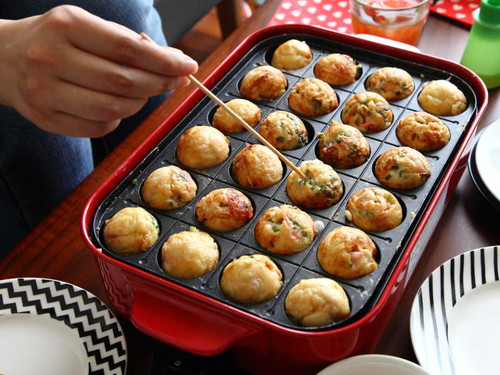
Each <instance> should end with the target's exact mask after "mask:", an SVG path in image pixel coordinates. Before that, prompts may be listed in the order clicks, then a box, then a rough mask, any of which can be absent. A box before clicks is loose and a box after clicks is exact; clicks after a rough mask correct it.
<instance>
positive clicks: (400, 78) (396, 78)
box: [365, 67, 415, 100]
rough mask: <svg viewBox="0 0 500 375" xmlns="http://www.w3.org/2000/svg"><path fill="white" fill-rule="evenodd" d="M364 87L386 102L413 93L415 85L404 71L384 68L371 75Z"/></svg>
mask: <svg viewBox="0 0 500 375" xmlns="http://www.w3.org/2000/svg"><path fill="white" fill-rule="evenodd" d="M365 87H366V89H367V90H368V91H373V92H376V93H377V94H380V95H381V96H383V97H384V98H385V99H386V100H400V99H404V98H407V97H408V96H410V95H411V94H412V93H413V90H414V89H415V84H414V83H413V78H411V75H410V74H409V73H408V72H407V71H406V70H403V69H400V68H392V67H385V68H381V69H378V70H377V71H376V72H374V73H373V74H371V75H370V76H369V77H368V79H367V80H366V82H365Z"/></svg>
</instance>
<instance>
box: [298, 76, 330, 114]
mask: <svg viewBox="0 0 500 375" xmlns="http://www.w3.org/2000/svg"><path fill="white" fill-rule="evenodd" d="M338 105H339V103H338V99H337V94H336V93H335V90H334V89H333V88H332V87H331V86H330V85H329V84H328V83H326V82H323V81H322V80H320V79H317V78H304V79H302V80H300V81H299V82H297V83H296V84H295V86H293V88H292V90H291V91H290V95H289V96H288V106H289V107H290V108H291V109H292V110H294V111H295V112H297V113H300V114H302V115H306V116H321V115H326V114H327V113H330V112H332V111H333V110H334V109H335V108H337V106H338Z"/></svg>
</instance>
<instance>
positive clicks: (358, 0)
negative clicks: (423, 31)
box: [351, 0, 429, 12]
mask: <svg viewBox="0 0 500 375" xmlns="http://www.w3.org/2000/svg"><path fill="white" fill-rule="evenodd" d="M365 1H366V0H351V2H353V3H357V4H359V5H361V6H364V7H367V8H370V9H376V10H385V11H391V12H393V11H399V10H408V9H414V8H418V7H421V6H422V5H425V4H428V3H429V0H421V1H419V2H418V3H417V4H414V5H411V6H407V7H401V8H383V7H380V6H373V5H370V4H366V3H365Z"/></svg>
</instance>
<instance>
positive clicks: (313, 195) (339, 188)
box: [286, 160, 344, 209]
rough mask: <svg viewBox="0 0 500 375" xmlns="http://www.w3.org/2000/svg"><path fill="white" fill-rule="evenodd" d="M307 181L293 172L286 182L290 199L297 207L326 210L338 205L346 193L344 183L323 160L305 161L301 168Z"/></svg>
mask: <svg viewBox="0 0 500 375" xmlns="http://www.w3.org/2000/svg"><path fill="white" fill-rule="evenodd" d="M299 170H300V171H301V172H302V173H304V174H305V176H306V179H303V178H302V177H300V176H299V175H298V174H297V173H296V172H295V171H292V172H291V173H290V175H289V176H288V179H287V182H286V192H287V194H288V197H289V198H290V199H291V200H292V202H293V203H295V204H296V205H297V206H299V207H302V208H310V209H324V208H328V207H331V206H333V205H334V204H335V203H337V202H338V201H339V200H340V198H342V194H343V193H344V186H343V184H342V181H341V179H340V177H339V175H338V174H337V172H335V171H334V170H333V168H332V167H331V166H329V165H328V164H325V163H323V162H322V161H321V160H305V161H303V162H302V164H301V165H300V167H299Z"/></svg>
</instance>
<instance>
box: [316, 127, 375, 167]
mask: <svg viewBox="0 0 500 375" xmlns="http://www.w3.org/2000/svg"><path fill="white" fill-rule="evenodd" d="M318 136H319V143H318V152H319V158H320V159H321V160H322V161H323V162H325V163H326V164H329V165H331V166H332V167H334V168H339V169H347V168H355V167H358V166H360V165H361V164H363V163H365V162H366V161H367V160H368V158H369V157H370V145H369V144H368V141H367V140H366V138H365V136H364V135H363V134H362V133H361V132H360V131H359V130H358V129H356V128H355V127H354V126H350V125H345V124H341V123H340V122H337V121H332V122H331V123H330V127H329V128H328V129H327V130H326V131H325V132H324V133H318Z"/></svg>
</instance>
